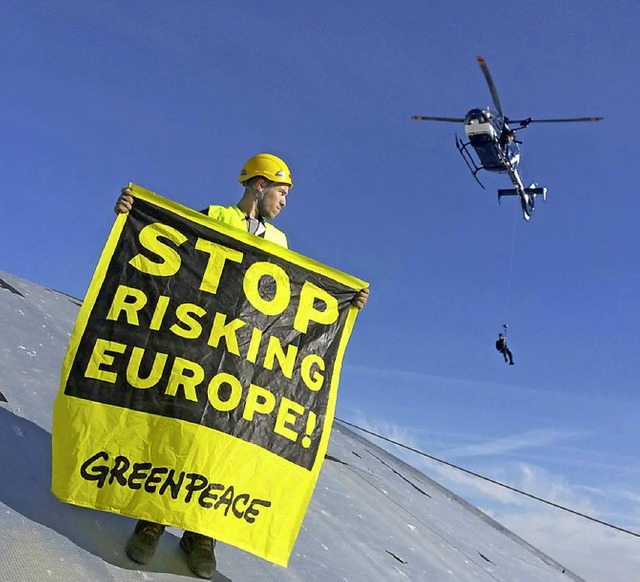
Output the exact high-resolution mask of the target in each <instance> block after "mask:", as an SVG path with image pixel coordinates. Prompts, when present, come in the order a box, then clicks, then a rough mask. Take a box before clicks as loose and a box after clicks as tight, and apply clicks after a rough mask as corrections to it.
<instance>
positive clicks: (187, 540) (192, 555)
mask: <svg viewBox="0 0 640 582" xmlns="http://www.w3.org/2000/svg"><path fill="white" fill-rule="evenodd" d="M215 545H216V541H215V540H214V539H212V538H209V537H207V536H203V535H201V534H197V533H194V532H192V531H185V532H184V534H183V535H182V539H181V540H180V547H181V548H182V549H183V550H184V552H185V553H186V554H187V565H188V566H189V568H190V569H191V571H192V572H193V573H194V574H195V575H196V576H199V577H200V578H211V576H213V574H214V572H215V571H216V557H215V555H214V553H213V548H214V547H215Z"/></svg>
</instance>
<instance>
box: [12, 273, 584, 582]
mask: <svg viewBox="0 0 640 582" xmlns="http://www.w3.org/2000/svg"><path fill="white" fill-rule="evenodd" d="M80 303H81V302H80V301H79V300H78V299H75V298H73V297H69V296H67V295H64V294H62V293H59V292H56V291H52V290H50V289H45V288H43V287H40V286H38V285H35V284H32V283H29V282H27V281H24V280H22V279H19V278H17V277H15V276H13V275H10V274H7V273H3V272H0V326H1V329H2V333H1V334H0V515H2V518H1V519H0V579H2V580H7V581H10V582H12V581H23V580H25V581H39V580H48V581H65V582H67V581H69V580H96V581H102V580H105V581H108V580H114V581H116V580H117V581H137V580H145V581H166V580H179V579H182V578H185V579H186V578H193V576H192V575H191V573H190V571H189V569H188V568H187V566H186V564H185V562H184V560H183V558H182V555H181V552H180V550H179V548H178V540H179V536H180V535H181V532H180V531H178V530H176V529H173V528H171V529H169V530H168V531H167V533H166V534H165V535H164V536H163V538H162V539H161V542H160V546H159V549H158V551H157V553H156V555H155V556H154V559H153V560H152V561H151V562H150V563H149V564H148V565H147V566H145V567H144V569H140V568H139V566H138V565H137V564H135V563H134V562H132V561H131V560H129V559H128V558H127V556H126V554H125V553H124V543H125V541H126V539H127V537H128V536H129V534H130V533H131V531H132V528H133V525H134V521H133V520H131V519H128V518H125V517H122V516H118V515H113V514H109V513H103V512H98V511H92V510H88V509H83V508H79V507H74V506H71V505H67V504H64V503H61V502H60V501H58V500H57V499H55V498H54V497H53V495H52V494H51V493H50V474H51V412H52V407H53V401H54V399H55V396H56V393H57V391H58V384H59V372H60V365H61V362H62V358H63V356H64V353H65V350H66V346H67V342H68V339H69V336H70V334H71V331H72V328H73V324H74V321H75V318H76V315H77V313H78V309H79V306H80ZM216 557H217V559H218V572H217V573H216V575H215V576H214V578H213V579H214V580H217V581H219V582H220V581H225V580H234V581H242V582H245V581H246V582H253V581H255V582H263V581H273V580H277V581H280V580H282V581H289V580H291V581H293V580H296V581H305V582H310V581H311V582H313V581H316V580H318V581H323V582H330V581H331V582H333V581H353V582H360V581H369V580H384V581H385V582H386V581H391V580H416V581H440V580H452V581H456V582H458V581H465V580H468V581H474V582H476V581H482V580H491V581H495V580H503V581H518V582H525V581H545V582H549V581H554V580H558V581H566V580H580V578H578V577H577V576H575V575H574V574H572V573H571V572H568V571H566V570H565V569H564V568H563V567H562V566H561V565H559V564H558V563H556V562H554V561H553V560H552V559H551V558H548V557H547V556H545V555H544V554H542V553H541V552H539V551H538V550H536V549H535V548H533V547H532V546H530V545H529V544H527V543H526V542H524V541H523V540H521V539H520V538H518V537H517V536H515V535H514V534H512V533H510V532H509V531H507V530H506V529H505V528H503V527H501V526H500V525H499V524H497V523H496V522H494V521H492V520H491V519H490V518H488V517H487V516H486V515H484V514H482V513H481V512H480V511H478V510H477V509H475V508H473V507H471V506H470V505H468V504H467V503H465V502H464V501H463V500H461V499H459V498H458V497H456V496H455V495H454V494H452V493H451V492H449V491H447V490H446V489H444V488H443V487H441V486H440V485H438V484H437V483H435V482H434V481H432V480H431V479H429V478H428V477H426V476H425V475H423V474H421V473H420V472H418V471H417V470H415V469H414V468H412V467H410V466H409V465H407V464H406V463H404V462H402V461H400V460H399V459H397V458H395V457H394V456H392V455H391V454H389V453H387V452H385V451H384V450H382V449H381V448H379V447H377V446H376V445H374V444H372V443H371V442H369V441H367V440H365V439H363V438H361V437H359V436H358V435H356V434H354V433H353V432H352V431H350V430H349V429H347V428H344V427H342V426H340V425H339V424H336V425H334V429H333V433H332V437H331V442H330V445H329V451H328V454H327V459H326V461H325V463H324V466H323V469H322V472H321V474H320V479H319V481H318V485H317V488H316V491H315V493H314V496H313V498H312V500H311V503H310V506H309V510H308V512H307V515H306V517H305V520H304V523H303V526H302V530H301V532H300V535H299V537H298V540H297V542H296V545H295V548H294V552H293V554H292V556H291V560H290V563H289V567H288V568H282V567H280V566H276V565H273V564H271V563H269V562H266V561H264V560H261V559H259V558H256V557H255V556H252V555H250V554H247V553H246V552H243V551H241V550H238V549H236V548H234V547H230V546H226V545H223V544H219V545H218V547H217V548H216Z"/></svg>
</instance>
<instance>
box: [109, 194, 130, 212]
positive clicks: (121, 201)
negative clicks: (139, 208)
mask: <svg viewBox="0 0 640 582" xmlns="http://www.w3.org/2000/svg"><path fill="white" fill-rule="evenodd" d="M132 206H133V193H132V192H131V188H123V189H122V190H121V191H120V198H118V201H117V202H116V206H115V208H114V209H113V210H114V211H115V213H116V214H124V213H125V212H129V210H131V207H132Z"/></svg>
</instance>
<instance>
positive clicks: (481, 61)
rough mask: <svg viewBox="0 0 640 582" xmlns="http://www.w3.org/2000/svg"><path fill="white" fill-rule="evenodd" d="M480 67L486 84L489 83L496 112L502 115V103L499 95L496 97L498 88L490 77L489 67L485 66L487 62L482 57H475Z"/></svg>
mask: <svg viewBox="0 0 640 582" xmlns="http://www.w3.org/2000/svg"><path fill="white" fill-rule="evenodd" d="M476 60H477V61H478V64H479V65H480V68H481V69H482V73H483V74H484V78H485V79H486V81H487V85H489V91H491V97H492V99H493V104H494V105H495V106H496V109H497V110H498V113H499V114H500V115H502V116H504V113H502V105H500V97H498V90H497V89H496V86H495V83H494V82H493V79H492V77H491V73H490V72H489V67H487V63H486V62H485V60H484V59H483V58H482V57H476Z"/></svg>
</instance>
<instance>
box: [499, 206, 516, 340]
mask: <svg viewBox="0 0 640 582" xmlns="http://www.w3.org/2000/svg"><path fill="white" fill-rule="evenodd" d="M517 218H518V207H517V205H515V204H514V205H513V221H512V222H513V224H512V227H511V244H510V249H509V274H508V276H507V289H506V293H505V300H504V320H503V321H504V323H503V325H502V327H503V328H504V331H503V332H502V333H504V334H505V336H506V335H507V327H508V322H509V313H510V309H511V288H512V283H513V260H514V257H515V251H516V224H517Z"/></svg>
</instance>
